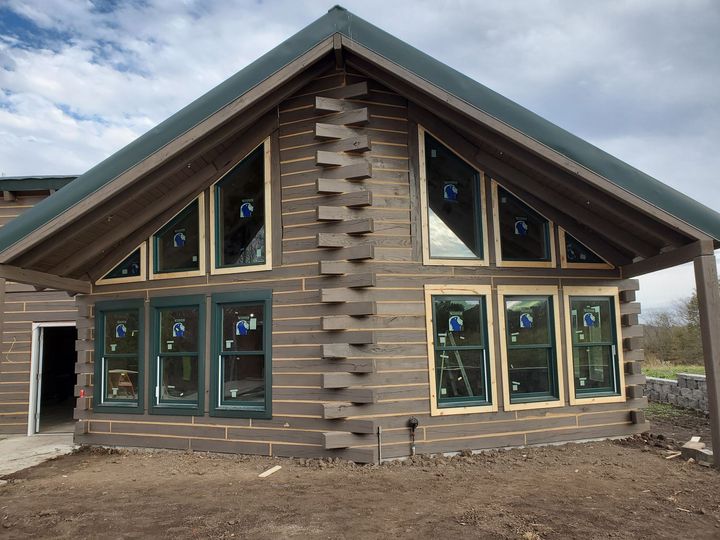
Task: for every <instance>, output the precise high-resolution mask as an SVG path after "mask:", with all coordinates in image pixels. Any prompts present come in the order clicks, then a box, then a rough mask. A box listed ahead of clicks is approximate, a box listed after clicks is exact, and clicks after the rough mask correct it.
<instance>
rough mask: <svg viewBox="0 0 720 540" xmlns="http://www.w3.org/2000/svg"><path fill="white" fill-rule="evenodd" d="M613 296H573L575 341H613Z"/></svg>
mask: <svg viewBox="0 0 720 540" xmlns="http://www.w3.org/2000/svg"><path fill="white" fill-rule="evenodd" d="M613 304H614V301H613V298H611V297H601V298H575V297H573V298H571V300H570V315H571V319H572V330H573V343H576V344H580V345H581V344H583V343H613V342H614V339H613V329H614V325H615V321H614V319H613Z"/></svg>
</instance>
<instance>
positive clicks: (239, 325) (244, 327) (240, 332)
mask: <svg viewBox="0 0 720 540" xmlns="http://www.w3.org/2000/svg"><path fill="white" fill-rule="evenodd" d="M249 331H250V322H249V321H248V320H247V319H240V320H239V321H238V322H236V323H235V335H236V336H247V335H248V332H249Z"/></svg>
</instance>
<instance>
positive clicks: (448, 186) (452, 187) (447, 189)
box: [443, 182, 459, 202]
mask: <svg viewBox="0 0 720 540" xmlns="http://www.w3.org/2000/svg"><path fill="white" fill-rule="evenodd" d="M458 194H459V190H458V187H457V184H456V183H455V182H445V185H444V186H443V199H445V200H446V201H453V202H454V201H457V200H458Z"/></svg>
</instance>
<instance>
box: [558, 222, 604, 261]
mask: <svg viewBox="0 0 720 540" xmlns="http://www.w3.org/2000/svg"><path fill="white" fill-rule="evenodd" d="M560 255H561V263H562V266H563V268H582V267H583V266H585V265H591V266H592V267H593V268H597V267H599V266H604V267H606V268H612V265H611V264H609V263H608V262H607V261H605V260H604V259H602V258H601V257H600V256H599V255H598V254H597V253H595V252H594V251H593V250H591V249H590V248H589V247H587V246H586V245H585V244H583V243H582V242H580V240H578V239H577V238H575V237H574V236H572V235H571V234H570V233H568V232H567V231H565V230H563V229H560Z"/></svg>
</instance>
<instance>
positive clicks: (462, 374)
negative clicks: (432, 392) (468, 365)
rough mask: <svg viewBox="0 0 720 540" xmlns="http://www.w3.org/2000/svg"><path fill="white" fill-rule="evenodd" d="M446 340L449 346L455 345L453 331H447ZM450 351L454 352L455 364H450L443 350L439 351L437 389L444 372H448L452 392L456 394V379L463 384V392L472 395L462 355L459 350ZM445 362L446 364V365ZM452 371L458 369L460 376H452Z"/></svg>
mask: <svg viewBox="0 0 720 540" xmlns="http://www.w3.org/2000/svg"><path fill="white" fill-rule="evenodd" d="M447 336H448V342H449V343H450V346H452V347H456V346H457V345H456V343H455V336H453V333H452V332H450V331H448V333H447ZM450 352H451V353H454V354H455V362H456V364H457V365H456V366H454V367H453V366H450V365H449V364H450V362H449V360H450V356H449V355H448V354H446V353H445V352H441V353H440V376H439V377H438V390H439V387H441V386H442V383H443V379H444V377H445V372H446V371H447V372H448V375H449V377H450V379H449V383H450V387H451V388H452V391H453V393H454V394H455V395H456V396H457V395H458V381H462V382H463V383H464V384H465V390H466V391H467V394H465V395H466V396H468V397H471V396H473V395H474V394H473V391H472V387H471V386H470V380H469V379H468V376H467V373H466V372H465V366H464V364H463V361H462V357H461V356H460V351H457V350H455V351H450ZM446 362H447V363H448V365H447V366H446ZM452 371H460V377H454V376H453V375H452V373H451V372H452Z"/></svg>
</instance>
